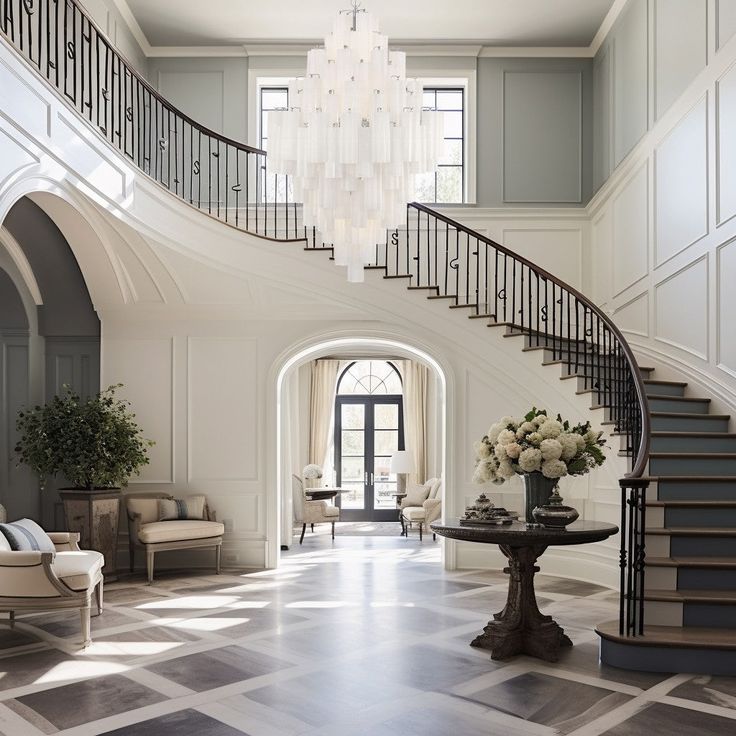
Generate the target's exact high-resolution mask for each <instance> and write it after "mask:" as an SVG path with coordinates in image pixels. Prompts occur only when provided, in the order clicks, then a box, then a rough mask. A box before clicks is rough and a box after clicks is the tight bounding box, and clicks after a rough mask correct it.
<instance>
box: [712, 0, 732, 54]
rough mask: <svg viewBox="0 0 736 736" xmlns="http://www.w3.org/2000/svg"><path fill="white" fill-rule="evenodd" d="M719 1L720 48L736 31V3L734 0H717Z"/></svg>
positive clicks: (718, 29) (717, 20)
mask: <svg viewBox="0 0 736 736" xmlns="http://www.w3.org/2000/svg"><path fill="white" fill-rule="evenodd" d="M717 2H718V5H717V11H716V23H717V33H716V35H717V38H718V48H719V49H720V48H721V47H722V46H723V45H724V44H725V43H726V41H728V39H729V38H731V36H733V34H734V33H736V3H735V2H734V1H733V0H717Z"/></svg>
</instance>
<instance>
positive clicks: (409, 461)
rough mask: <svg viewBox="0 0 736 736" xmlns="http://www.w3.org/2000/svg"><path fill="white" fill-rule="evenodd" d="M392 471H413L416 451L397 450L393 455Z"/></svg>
mask: <svg viewBox="0 0 736 736" xmlns="http://www.w3.org/2000/svg"><path fill="white" fill-rule="evenodd" d="M390 470H391V472H392V473H413V472H414V453H413V452H412V451H411V450H397V451H396V452H394V453H393V454H392V455H391V468H390Z"/></svg>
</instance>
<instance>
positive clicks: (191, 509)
mask: <svg viewBox="0 0 736 736" xmlns="http://www.w3.org/2000/svg"><path fill="white" fill-rule="evenodd" d="M204 506H205V497H204V496H188V497H187V498H172V499H167V498H160V499H159V500H158V520H159V521H171V520H182V519H198V520H202V519H204Z"/></svg>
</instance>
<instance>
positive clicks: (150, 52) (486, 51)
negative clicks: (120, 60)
mask: <svg viewBox="0 0 736 736" xmlns="http://www.w3.org/2000/svg"><path fill="white" fill-rule="evenodd" d="M113 2H114V4H115V6H116V7H117V9H118V10H119V11H120V14H121V16H122V17H123V20H124V21H125V23H126V24H127V25H128V28H129V29H130V32H131V33H132V34H133V36H134V37H135V39H136V41H137V42H138V45H139V46H140V47H141V51H142V52H143V53H144V54H145V56H146V57H149V58H172V57H199V58H202V57H242V56H306V54H307V51H309V49H311V48H314V47H315V46H320V45H321V43H322V42H321V41H320V40H317V39H315V40H308V39H305V40H300V41H294V40H289V41H281V40H278V39H275V40H273V41H269V42H268V43H265V42H263V41H251V42H245V43H243V44H242V45H222V46H151V44H150V43H149V41H148V38H147V37H146V35H145V33H144V32H143V30H142V29H141V27H140V25H139V24H138V21H137V20H136V19H135V16H134V15H133V12H132V11H131V10H130V7H129V5H128V3H127V1H126V0H113ZM628 2H629V0H614V3H613V5H612V6H611V9H610V10H609V11H608V13H607V14H606V16H605V18H604V19H603V22H602V23H601V25H600V27H599V28H598V31H597V32H596V34H595V36H594V37H593V40H592V41H591V43H590V45H588V46H493V45H490V44H483V43H480V42H475V43H474V42H472V41H458V40H433V41H426V42H421V41H417V40H416V39H412V40H410V41H403V40H401V39H392V40H391V47H392V48H401V50H402V51H405V52H406V54H407V56H468V57H479V58H592V57H594V56H595V55H596V53H597V52H598V50H599V49H600V47H601V45H602V44H603V41H604V40H605V38H606V36H607V35H608V33H609V32H610V30H611V28H612V27H613V25H614V23H615V22H616V20H617V18H618V17H619V15H621V12H622V11H623V9H624V7H625V6H626V4H627V3H628Z"/></svg>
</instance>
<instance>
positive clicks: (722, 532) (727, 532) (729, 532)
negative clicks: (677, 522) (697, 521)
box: [645, 526, 736, 537]
mask: <svg viewBox="0 0 736 736" xmlns="http://www.w3.org/2000/svg"><path fill="white" fill-rule="evenodd" d="M645 534H651V535H654V536H669V537H736V527H732V526H731V527H728V526H725V527H724V526H674V527H672V526H670V527H667V526H664V527H656V528H650V529H646V531H645Z"/></svg>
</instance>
